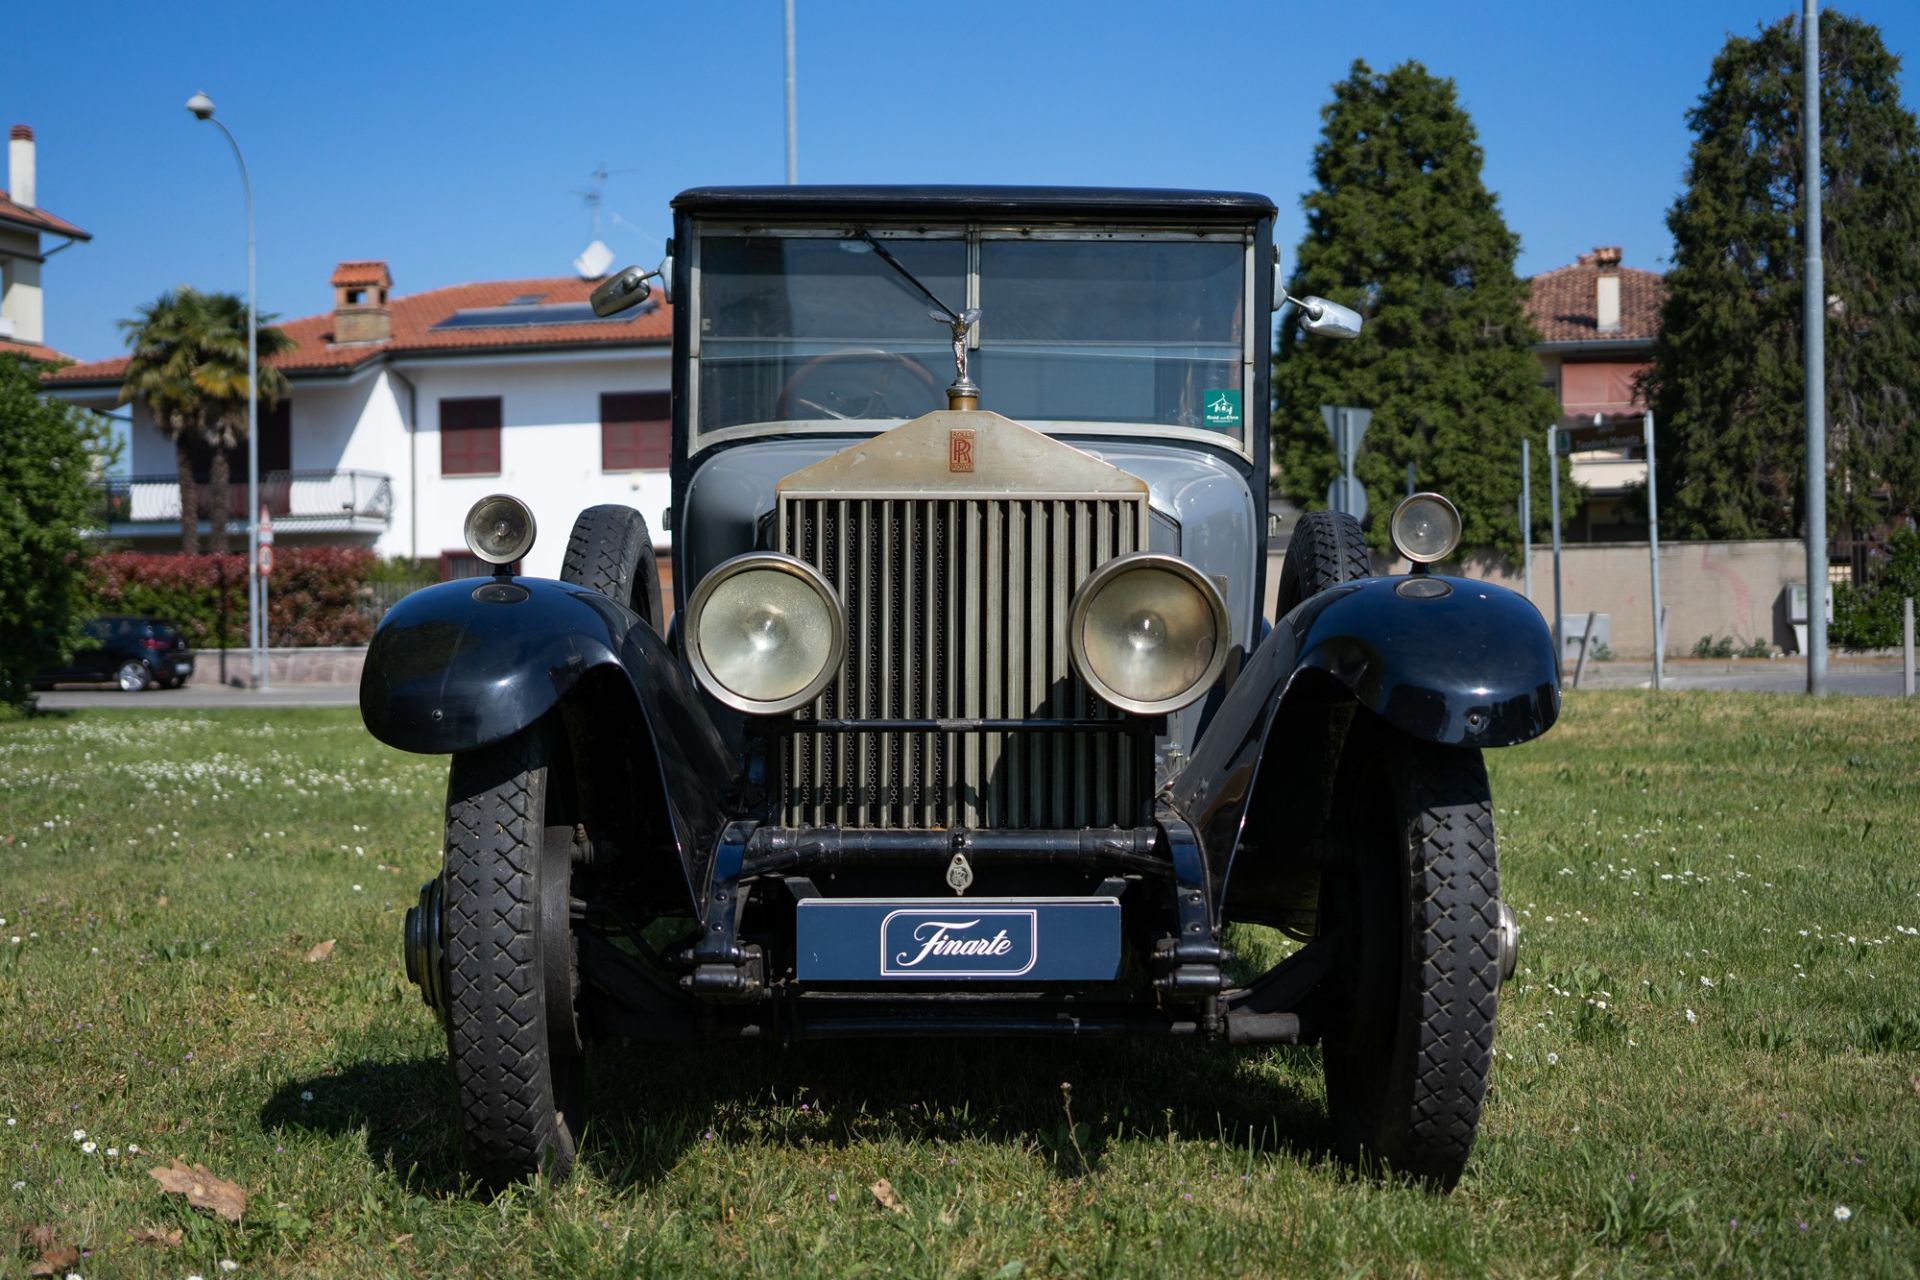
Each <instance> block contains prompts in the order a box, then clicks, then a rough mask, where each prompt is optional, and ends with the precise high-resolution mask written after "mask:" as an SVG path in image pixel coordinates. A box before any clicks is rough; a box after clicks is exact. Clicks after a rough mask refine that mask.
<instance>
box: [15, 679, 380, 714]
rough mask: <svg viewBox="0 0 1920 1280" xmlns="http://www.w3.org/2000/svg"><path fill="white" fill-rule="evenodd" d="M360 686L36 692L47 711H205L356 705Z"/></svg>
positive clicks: (211, 685) (193, 685) (206, 686)
mask: <svg viewBox="0 0 1920 1280" xmlns="http://www.w3.org/2000/svg"><path fill="white" fill-rule="evenodd" d="M359 701H360V688H359V686H358V685H351V684H290V685H281V686H278V687H276V688H272V689H268V690H266V691H265V692H262V693H253V692H250V691H248V690H246V689H231V688H222V687H221V686H220V685H218V684H215V683H212V682H208V683H206V684H202V683H199V682H198V681H194V682H192V683H189V684H188V685H187V686H186V687H185V688H184V689H148V690H147V691H146V692H145V693H122V692H120V690H118V689H97V688H96V689H90V688H87V687H85V686H69V687H67V688H64V689H55V690H53V691H51V692H49V693H43V694H41V695H40V705H41V706H42V707H45V708H46V709H47V710H49V711H68V710H76V709H78V708H81V707H108V708H114V709H129V708H136V707H137V708H140V709H142V710H152V711H206V710H209V709H212V708H215V707H234V708H246V707H262V708H263V707H352V706H357V705H359Z"/></svg>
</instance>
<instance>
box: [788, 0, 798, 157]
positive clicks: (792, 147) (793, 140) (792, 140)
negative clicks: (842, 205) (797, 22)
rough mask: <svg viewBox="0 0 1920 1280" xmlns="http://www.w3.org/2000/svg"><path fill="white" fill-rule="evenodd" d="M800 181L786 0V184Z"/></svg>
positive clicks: (790, 7)
mask: <svg viewBox="0 0 1920 1280" xmlns="http://www.w3.org/2000/svg"><path fill="white" fill-rule="evenodd" d="M798 181H800V132H799V126H798V125H797V124H796V123H795V121H794V115H793V0H787V185H788V186H792V185H793V184H794V183H796V182H798Z"/></svg>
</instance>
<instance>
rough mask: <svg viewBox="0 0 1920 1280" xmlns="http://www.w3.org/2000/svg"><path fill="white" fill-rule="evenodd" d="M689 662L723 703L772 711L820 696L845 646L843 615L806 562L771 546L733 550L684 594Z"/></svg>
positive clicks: (747, 709)
mask: <svg viewBox="0 0 1920 1280" xmlns="http://www.w3.org/2000/svg"><path fill="white" fill-rule="evenodd" d="M685 635H686V638H687V662H688V664H689V665H690V666H692V668H693V674H694V676H695V678H696V679H698V680H699V681H700V683H701V684H702V685H703V686H705V688H706V690H707V692H709V693H711V694H712V695H713V696H714V697H716V698H718V699H720V701H722V702H724V703H726V704H727V705H728V706H730V707H733V708H736V709H737V710H740V711H745V712H748V713H750V714H753V715H778V714H779V713H781V712H783V711H792V710H793V709H794V708H795V707H800V706H805V705H806V704H807V703H809V702H812V701H813V700H814V698H816V697H818V696H819V693H820V691H821V690H822V689H824V688H826V687H827V681H829V680H831V679H833V677H834V673H835V672H837V671H839V670H840V660H841V659H842V658H843V657H845V656H846V651H847V620H846V615H845V614H844V613H843V612H842V611H841V608H840V601H839V599H838V597H836V596H835V595H834V594H833V588H832V587H830V586H828V585H827V580H826V579H825V578H823V577H821V576H820V571H819V570H817V569H815V568H814V567H813V566H812V565H810V564H807V563H805V562H804V561H801V560H796V559H794V558H793V557H792V556H788V555H780V554H778V553H775V552H754V553H751V554H748V555H744V556H735V557H734V558H733V559H731V560H728V561H727V562H726V563H724V564H722V565H720V566H719V567H718V568H716V569H715V570H714V571H713V572H712V573H709V574H708V575H707V576H706V577H705V578H703V579H702V580H701V582H700V585H699V587H698V588H696V589H695V590H694V593H693V598H692V599H691V600H689V601H687V621H686V630H685Z"/></svg>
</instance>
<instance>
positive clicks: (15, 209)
mask: <svg viewBox="0 0 1920 1280" xmlns="http://www.w3.org/2000/svg"><path fill="white" fill-rule="evenodd" d="M0 222H11V223H13V224H14V225H15V226H20V227H29V228H31V229H32V230H34V231H51V232H53V234H55V235H57V236H67V237H69V238H70V239H74V240H91V239H93V234H92V233H91V232H87V231H82V230H81V229H80V228H78V227H76V226H74V225H73V224H72V223H71V222H68V221H67V220H66V219H65V218H61V217H56V216H55V215H53V214H51V213H48V212H47V211H46V210H45V209H29V208H28V207H27V206H26V205H23V204H15V203H14V202H13V197H12V196H10V195H8V194H7V193H6V192H5V191H4V190H0Z"/></svg>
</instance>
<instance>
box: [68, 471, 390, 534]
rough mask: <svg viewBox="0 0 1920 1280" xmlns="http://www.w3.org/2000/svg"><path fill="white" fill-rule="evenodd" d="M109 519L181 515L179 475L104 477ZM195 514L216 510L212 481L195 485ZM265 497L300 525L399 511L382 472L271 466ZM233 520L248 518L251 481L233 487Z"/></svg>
mask: <svg viewBox="0 0 1920 1280" xmlns="http://www.w3.org/2000/svg"><path fill="white" fill-rule="evenodd" d="M100 490H101V494H102V498H103V500H104V501H105V503H106V516H107V521H108V523H109V524H145V523H149V522H152V523H156V524H157V523H161V522H171V523H178V522H179V519H180V478H179V477H178V476H177V475H145V476H129V477H126V478H122V479H111V480H104V481H101V482H100ZM192 501H193V504H194V514H195V516H196V518H198V519H201V520H206V519H208V518H209V517H210V516H211V515H212V513H213V495H212V486H211V485H209V484H207V483H206V482H204V481H202V482H199V483H196V484H195V485H194V486H193V497H192ZM260 501H261V503H262V504H263V505H265V507H266V508H267V510H268V512H270V513H271V514H272V516H273V518H274V519H275V520H280V521H284V522H287V523H289V524H291V525H294V526H296V527H302V528H310V527H324V526H327V525H330V524H333V523H335V522H340V523H346V524H350V523H352V522H353V521H356V520H377V521H380V522H382V523H384V522H385V521H387V520H388V519H390V518H391V517H392V515H393V483H392V481H391V480H390V479H389V478H388V477H387V476H385V475H382V474H380V473H379V472H377V471H333V470H302V471H269V472H267V473H266V474H265V475H264V476H262V477H261V479H260ZM227 519H228V520H229V521H239V522H243V523H244V522H245V521H246V519H247V481H246V477H245V476H244V475H241V476H237V477H235V478H234V479H233V481H232V482H231V483H230V485H229V486H228V489H227Z"/></svg>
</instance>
